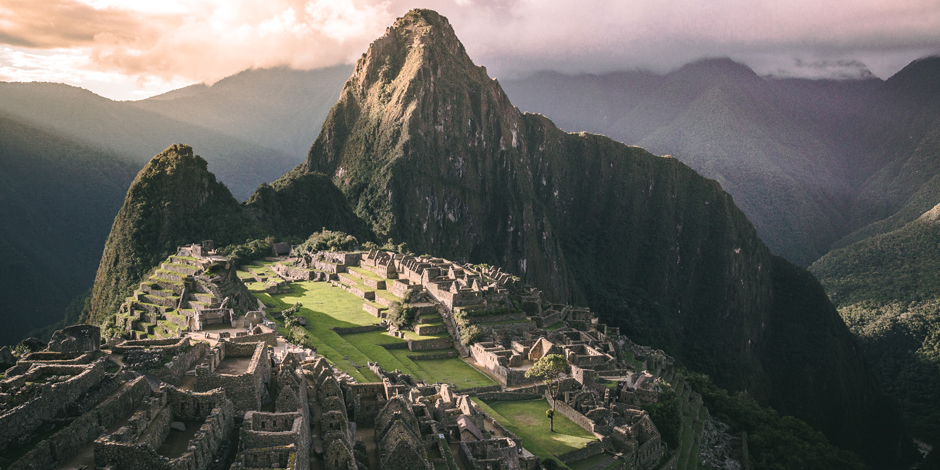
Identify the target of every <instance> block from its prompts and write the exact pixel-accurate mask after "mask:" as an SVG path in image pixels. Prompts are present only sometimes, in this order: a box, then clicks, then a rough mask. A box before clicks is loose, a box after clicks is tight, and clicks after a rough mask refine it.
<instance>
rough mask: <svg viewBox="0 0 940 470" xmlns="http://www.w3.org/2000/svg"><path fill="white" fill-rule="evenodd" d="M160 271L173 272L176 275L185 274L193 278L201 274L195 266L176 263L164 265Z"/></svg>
mask: <svg viewBox="0 0 940 470" xmlns="http://www.w3.org/2000/svg"><path fill="white" fill-rule="evenodd" d="M160 269H163V270H164V271H171V272H174V273H179V274H185V275H187V276H192V275H193V274H196V273H197V272H199V268H197V267H195V266H190V265H187V264H176V263H162V264H161V265H160Z"/></svg>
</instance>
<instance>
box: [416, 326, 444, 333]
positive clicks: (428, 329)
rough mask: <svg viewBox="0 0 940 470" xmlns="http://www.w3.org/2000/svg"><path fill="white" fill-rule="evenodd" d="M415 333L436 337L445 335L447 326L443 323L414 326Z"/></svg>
mask: <svg viewBox="0 0 940 470" xmlns="http://www.w3.org/2000/svg"><path fill="white" fill-rule="evenodd" d="M415 333H418V334H419V335H436V334H439V333H447V325H444V324H443V323H441V324H437V325H415Z"/></svg>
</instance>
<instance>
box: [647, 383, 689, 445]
mask: <svg viewBox="0 0 940 470" xmlns="http://www.w3.org/2000/svg"><path fill="white" fill-rule="evenodd" d="M643 409H644V410H646V411H648V412H649V414H650V419H652V420H653V423H655V424H656V428H657V429H659V433H660V434H661V435H662V438H663V441H665V442H666V443H667V444H669V446H670V447H672V448H673V449H676V448H678V447H679V431H680V429H682V412H681V411H680V409H679V396H678V395H676V392H674V391H673V390H672V387H668V386H666V387H664V389H663V391H662V392H659V402H657V403H655V404H651V405H646V406H644V407H643Z"/></svg>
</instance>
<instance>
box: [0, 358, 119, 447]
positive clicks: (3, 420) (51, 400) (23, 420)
mask: <svg viewBox="0 0 940 470" xmlns="http://www.w3.org/2000/svg"><path fill="white" fill-rule="evenodd" d="M105 367H106V363H105V361H103V360H98V361H96V362H94V363H92V364H90V365H87V366H37V367H33V368H32V369H31V370H30V372H29V374H28V375H29V376H33V375H36V376H40V375H43V374H49V375H62V374H68V375H73V374H74V376H73V377H71V378H70V379H68V380H66V381H64V382H57V383H53V384H44V385H42V391H41V392H40V393H38V394H37V395H36V396H35V397H34V398H33V399H31V400H29V401H27V402H26V403H23V404H22V405H20V406H17V407H16V408H13V409H11V410H9V411H7V412H6V413H4V414H3V415H0V449H3V448H5V447H6V446H7V444H9V443H10V442H11V441H12V440H14V439H16V438H18V437H21V436H22V435H23V434H28V433H31V432H33V431H35V430H36V428H38V427H39V426H40V425H41V424H42V423H44V422H48V421H49V420H51V419H53V418H55V417H59V416H63V415H65V414H66V413H67V411H68V408H69V407H70V406H71V405H72V404H73V403H75V402H76V401H77V400H78V399H79V397H81V396H82V395H83V394H84V393H85V392H87V391H88V390H89V389H91V388H92V387H93V386H95V384H97V383H98V382H99V381H100V380H101V378H102V377H104V375H105V371H104V369H105ZM76 372H79V373H76ZM20 377H22V378H23V379H22V380H24V381H25V379H26V378H27V375H23V376H20ZM11 380H17V378H14V379H7V380H6V381H4V383H5V384H6V383H8V382H10V381H11ZM4 389H6V386H5V387H4Z"/></svg>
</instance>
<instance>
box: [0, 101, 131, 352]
mask: <svg viewBox="0 0 940 470" xmlns="http://www.w3.org/2000/svg"><path fill="white" fill-rule="evenodd" d="M135 171H136V165H133V164H131V163H128V162H127V161H126V160H123V159H121V158H119V157H117V156H115V155H114V154H113V153H111V152H108V151H103V150H100V149H96V148H92V147H89V146H86V145H83V144H81V143H78V142H76V141H74V140H71V139H67V138H63V137H61V136H59V135H56V134H55V133H53V132H49V131H46V130H42V129H38V128H35V127H32V126H29V125H26V124H24V123H22V122H19V121H17V120H15V119H12V118H10V117H8V116H2V115H0V201H2V203H0V263H2V266H0V299H2V301H0V311H2V312H3V315H2V320H3V322H4V324H5V325H6V326H5V327H4V328H2V329H0V344H11V343H16V342H18V341H19V340H20V339H22V338H23V336H25V335H26V334H27V332H29V331H30V330H32V329H35V328H40V327H44V326H46V325H48V324H51V323H54V322H56V321H58V320H59V319H61V318H62V315H63V312H64V311H65V309H66V307H67V306H68V305H69V302H71V301H72V299H73V298H74V297H75V296H77V295H79V294H81V293H83V292H85V291H87V290H88V288H89V287H90V286H91V283H92V281H93V280H94V276H95V266H96V265H97V264H98V260H99V259H100V257H101V249H102V247H103V246H104V240H105V238H107V235H108V230H109V229H110V227H111V222H112V221H113V220H114V214H116V213H117V211H118V209H119V208H120V206H121V202H120V201H121V197H122V194H124V192H125V191H126V188H127V185H128V184H129V183H130V181H131V180H132V179H133V177H134V172H135Z"/></svg>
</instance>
